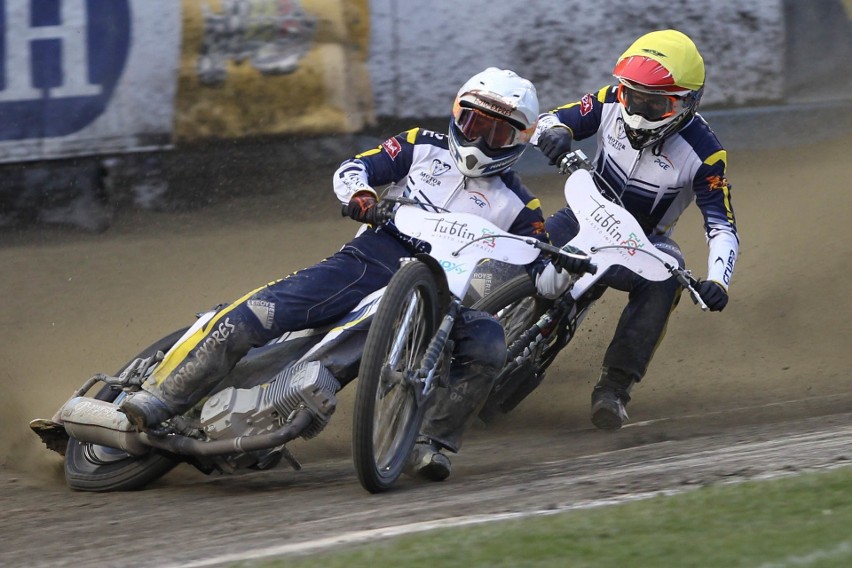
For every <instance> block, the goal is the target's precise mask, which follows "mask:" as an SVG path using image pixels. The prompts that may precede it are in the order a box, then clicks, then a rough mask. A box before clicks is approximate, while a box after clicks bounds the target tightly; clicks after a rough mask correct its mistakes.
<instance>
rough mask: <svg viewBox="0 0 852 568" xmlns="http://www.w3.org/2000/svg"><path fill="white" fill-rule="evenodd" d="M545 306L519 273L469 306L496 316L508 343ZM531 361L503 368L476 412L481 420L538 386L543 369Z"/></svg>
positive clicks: (487, 419) (512, 404)
mask: <svg viewBox="0 0 852 568" xmlns="http://www.w3.org/2000/svg"><path fill="white" fill-rule="evenodd" d="M547 305H548V302H547V301H546V300H541V299H539V298H537V297H536V289H535V284H534V283H533V281H532V279H531V278H530V277H529V276H528V275H527V274H521V275H519V276H516V277H515V278H512V279H511V280H509V281H508V282H506V283H505V284H503V285H502V286H500V287H499V288H497V289H496V290H494V292H492V293H491V294H489V295H487V296H485V297H484V298H482V299H481V300H479V301H478V302H477V303H476V304H474V305H473V309H476V310H482V311H484V312H487V313H489V314H492V315H494V316H496V317H497V319H498V320H499V321H500V325H502V326H503V330H504V331H505V333H506V345H508V346H511V345H512V343H514V342H515V340H516V339H518V337H520V336H521V334H522V333H524V332H525V331H526V330H527V329H529V328H530V327H531V326H532V325H533V324H534V323H535V322H536V320H538V318H539V317H540V316H541V314H542V313H544V310H545V309H546V308H547ZM508 363H509V362H508V361H507V364H508ZM535 363H536V361H527V362H525V363H523V364H521V365H520V366H518V367H516V368H514V369H513V370H511V371H507V370H506V369H505V368H504V370H503V371H502V372H501V373H500V375H499V376H498V378H497V381H496V382H495V384H494V387H492V389H491V393H490V394H489V395H488V399H486V401H485V404H484V405H483V407H482V409H481V410H480V411H479V418H480V419H481V420H483V421H484V422H490V421H492V420H494V418H495V417H496V416H497V415H499V414H506V413H507V412H509V411H511V410H512V409H513V408H515V407H516V406H517V405H518V404H519V403H520V402H521V400H523V399H524V398H525V397H526V396H527V395H529V394H530V393H531V392H532V391H533V390H534V389H535V387H537V386H538V385H539V383H540V382H541V380H542V379H543V378H544V370H543V369H538V368H536V364H535Z"/></svg>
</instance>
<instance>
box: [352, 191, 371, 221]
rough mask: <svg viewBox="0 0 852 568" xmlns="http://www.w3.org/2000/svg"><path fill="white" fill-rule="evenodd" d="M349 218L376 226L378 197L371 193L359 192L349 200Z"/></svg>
mask: <svg viewBox="0 0 852 568" xmlns="http://www.w3.org/2000/svg"><path fill="white" fill-rule="evenodd" d="M348 208H349V217H351V218H352V219H354V220H356V221H360V222H361V223H369V224H371V225H375V224H376V196H375V195H373V193H372V192H370V191H359V192H358V193H356V194H355V195H353V196H352V199H350V200H349V207H348Z"/></svg>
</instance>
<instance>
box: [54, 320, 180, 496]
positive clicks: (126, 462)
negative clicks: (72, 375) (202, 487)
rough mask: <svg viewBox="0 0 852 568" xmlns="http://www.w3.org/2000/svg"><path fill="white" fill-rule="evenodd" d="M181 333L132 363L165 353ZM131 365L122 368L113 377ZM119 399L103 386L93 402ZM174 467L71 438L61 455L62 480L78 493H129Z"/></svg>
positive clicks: (160, 456)
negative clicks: (63, 478) (159, 352)
mask: <svg viewBox="0 0 852 568" xmlns="http://www.w3.org/2000/svg"><path fill="white" fill-rule="evenodd" d="M185 331H186V328H184V329H180V330H178V331H175V332H174V333H171V334H170V335H168V336H166V337H164V338H162V339H160V340H159V341H157V342H156V343H154V344H153V345H151V346H150V347H148V348H147V349H145V350H144V351H142V352H141V353H139V355H137V356H136V357H134V360H135V359H138V358H144V357H150V356H151V355H154V354H155V353H157V351H163V352H165V351H167V350H168V349H169V348H171V346H172V345H174V344H175V343H176V342H177V340H178V339H180V337H181V336H182V335H183V333H184V332H185ZM131 362H132V360H131V361H130V362H128V363H127V365H125V366H124V367H122V368H121V369H120V370H119V371H118V373H116V376H118V375H119V374H121V372H122V371H123V370H124V369H125V368H127V367H128V366H129V365H130V363H131ZM119 396H124V393H123V392H122V391H116V390H113V389H111V388H109V387H108V386H104V387H103V388H102V389H101V390H100V391H98V393H97V395H96V396H95V398H96V399H98V400H105V401H107V402H114V401H116V400H117V399H118V398H119ZM177 464H178V460H177V459H176V458H175V457H174V456H170V455H168V454H164V453H161V452H159V451H156V450H152V451H151V452H150V453H148V454H145V455H144V456H131V455H129V454H127V453H125V452H123V451H121V450H117V449H114V448H109V447H107V446H100V445H97V444H92V443H89V442H81V441H79V440H76V439H74V438H71V439H69V440H68V447H67V449H66V451H65V480H66V482H67V483H68V486H69V487H71V488H72V489H76V490H79V491H129V490H132V489H139V488H141V487H144V486H145V485H147V484H148V483H150V482H152V481H154V480H155V479H158V478H160V477H162V476H163V475H165V474H166V473H168V472H169V471H170V470H171V469H172V468H174V467H175V466H176V465H177Z"/></svg>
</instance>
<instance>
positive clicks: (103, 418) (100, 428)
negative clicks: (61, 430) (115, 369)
mask: <svg viewBox="0 0 852 568" xmlns="http://www.w3.org/2000/svg"><path fill="white" fill-rule="evenodd" d="M59 418H60V420H61V424H62V425H63V426H65V431H66V432H67V433H68V435H69V436H71V437H72V438H76V439H77V440H81V441H84V442H91V443H93V444H99V445H101V446H109V447H110V448H116V449H119V450H123V451H125V452H127V453H128V454H130V455H131V456H144V455H145V454H147V453H148V452H150V451H151V447H150V446H149V445H147V444H145V443H144V442H143V441H142V435H141V434H139V432H137V431H136V427H135V426H133V424H131V423H130V421H129V420H128V419H127V415H126V414H124V413H123V412H121V411H120V410H119V409H118V406H116V405H114V404H112V403H111V402H106V401H103V400H95V399H94V398H86V397H83V396H77V397H74V398H72V399H71V400H69V401H68V402H66V403H65V405H64V406H63V407H62V410H61V411H60V413H59Z"/></svg>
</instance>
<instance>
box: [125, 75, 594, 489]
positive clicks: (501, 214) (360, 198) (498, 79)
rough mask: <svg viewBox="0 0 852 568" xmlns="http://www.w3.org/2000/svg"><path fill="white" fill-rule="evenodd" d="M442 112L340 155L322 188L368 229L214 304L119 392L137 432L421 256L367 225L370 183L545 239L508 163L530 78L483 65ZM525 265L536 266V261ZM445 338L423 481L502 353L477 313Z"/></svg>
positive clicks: (453, 440) (416, 463) (408, 242)
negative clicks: (437, 121)
mask: <svg viewBox="0 0 852 568" xmlns="http://www.w3.org/2000/svg"><path fill="white" fill-rule="evenodd" d="M452 112H453V115H452V120H451V121H450V129H449V134H443V133H437V132H432V131H429V130H425V129H422V128H412V129H411V130H408V131H406V132H403V133H401V134H398V135H396V136H394V137H392V138H389V139H388V140H386V141H385V142H384V143H382V144H381V145H380V146H378V147H377V148H374V149H372V150H368V151H366V152H364V153H362V154H359V155H357V156H355V158H353V159H350V160H346V161H345V162H343V163H342V164H341V166H340V167H339V168H338V170H337V171H336V172H335V174H334V182H333V183H334V191H335V193H336V194H337V197H338V198H339V199H340V201H341V202H342V203H344V204H349V208H348V209H349V214H350V216H351V217H352V218H353V219H355V220H356V221H359V222H362V223H366V224H367V225H368V226H364V227H362V230H361V231H360V232H359V234H358V235H357V236H356V237H355V238H354V239H353V240H351V241H350V242H348V243H347V244H346V245H344V246H343V248H342V249H341V250H340V251H338V252H337V253H335V254H334V255H332V256H331V257H329V258H327V259H325V260H323V261H322V262H320V263H318V264H316V265H314V266H312V267H310V268H306V269H304V270H300V271H298V272H296V273H294V274H291V275H290V276H287V277H286V278H283V279H281V280H277V281H275V282H272V283H270V284H267V285H265V286H262V287H260V288H258V289H256V290H254V291H252V292H249V293H248V294H246V295H245V296H243V297H242V298H240V299H238V300H237V301H236V302H234V303H232V304H230V305H228V306H226V307H223V308H221V309H220V311H219V312H218V313H217V314H216V315H215V316H214V318H213V319H212V320H211V322H210V323H209V324H207V325H206V326H205V327H204V328H203V329H201V330H199V331H198V332H197V333H195V334H194V335H192V336H191V337H189V338H187V339H186V340H184V341H183V343H181V344H179V345H177V346H175V347H174V348H173V349H172V350H171V351H170V353H169V354H168V355H167V357H166V359H165V360H164V361H162V363H161V364H160V365H159V366H158V367H157V368H156V370H155V371H154V372H153V374H152V375H151V377H150V378H149V379H148V380H147V381H146V382H145V384H144V385H143V390H141V391H139V392H137V393H135V394H133V395H131V396H129V397H128V398H126V399H125V401H124V402H123V403H122V404H121V406H120V408H121V410H122V411H124V412H125V413H126V414H127V416H128V418H129V420H130V421H131V422H132V423H133V424H134V425H135V426H136V427H137V428H138V429H140V430H152V429H156V428H157V427H158V425H159V424H160V423H161V422H163V421H164V420H167V419H169V418H170V417H172V416H175V415H177V414H182V413H184V412H186V411H187V410H188V409H190V408H191V407H192V406H194V405H195V404H196V403H198V402H199V401H200V400H201V399H202V398H203V397H204V396H205V395H206V394H207V393H208V392H209V391H210V390H211V389H212V388H213V387H214V386H215V385H216V384H217V383H219V382H220V380H221V379H222V378H223V377H224V376H225V375H226V374H227V373H228V372H229V371H230V370H231V369H232V368H233V367H234V366H235V365H236V364H237V362H238V361H239V360H240V359H241V358H242V357H243V356H245V355H246V353H247V352H248V351H249V350H250V349H251V348H252V347H257V346H260V345H263V344H265V343H266V342H268V341H270V340H272V339H274V338H276V337H278V336H280V335H281V334H283V333H284V332H287V331H296V330H301V329H306V328H315V327H320V326H324V325H328V324H331V323H333V322H335V321H337V320H339V319H340V318H341V317H342V316H344V315H345V314H346V313H347V312H349V311H350V310H351V309H352V308H354V307H355V306H356V305H357V304H358V302H360V301H361V300H362V299H363V298H364V297H365V296H367V295H369V294H371V293H372V292H375V291H376V290H379V289H380V288H383V287H384V286H386V285H387V284H388V282H389V281H390V278H391V276H392V275H393V274H394V273H395V272H396V271H397V269H398V268H399V260H400V258H402V257H410V256H413V255H414V254H415V253H417V252H422V251H423V248H422V247H423V245H424V243H421V242H419V241H417V240H416V239H414V238H412V237H410V236H407V235H404V234H401V233H400V232H399V231H398V230H397V229H396V228H395V226H394V225H393V224H392V223H389V224H383V225H378V224H376V212H377V210H378V208H377V198H378V194H377V191H376V190H375V189H374V188H376V187H380V186H384V185H387V184H397V183H399V184H400V185H401V186H404V189H403V190H402V191H403V194H404V196H405V197H408V198H410V199H414V200H416V201H419V202H421V203H424V204H430V205H435V206H439V207H442V208H445V209H448V210H450V211H454V212H467V213H472V214H475V215H479V216H481V217H484V218H486V219H488V220H489V221H491V222H492V223H494V224H495V225H497V226H498V227H500V228H501V229H503V230H506V231H508V232H511V233H514V234H517V235H522V236H529V237H534V238H536V239H540V240H545V239H546V235H545V232H544V217H543V215H542V212H541V207H540V204H539V201H538V199H536V198H535V197H534V196H533V195H532V194H530V192H529V191H528V190H527V188H526V187H524V185H523V184H522V183H521V180H520V178H519V177H518V176H517V174H516V173H515V172H513V171H512V170H511V169H510V168H511V166H512V165H513V164H514V163H515V162H516V161H517V160H518V158H520V156H521V154H522V153H523V151H524V150H525V148H526V146H527V143H528V142H529V139H530V137H531V136H532V134H533V132H534V128H535V121H536V118H537V116H538V114H539V106H538V99H537V96H536V92H535V88H534V86H533V85H532V83H530V82H529V81H527V80H526V79H523V78H521V77H519V76H518V75H516V74H515V73H514V72H512V71H508V70H501V69H497V68H493V67H492V68H489V69H486V70H485V71H483V72H481V73H479V74H477V75H475V76H473V77H472V78H471V79H470V80H468V81H467V82H466V83H465V84H464V85H463V86H462V88H461V89H460V90H459V92H458V95H457V96H456V99H455V103H454V105H453V111H452ZM587 263H588V261H586V265H587ZM566 267H567V268H569V269H576V270H578V271H579V270H581V269H582V268H583V266H582V265H580V264H578V265H577V266H572V265H569V266H566ZM528 268H529V270H531V271H533V272H537V271H540V269H541V262H540V261H539V262H537V263H533V264H531V265H530V266H529V267H528ZM453 339H454V341H455V350H454V352H453V360H452V364H451V369H450V382H451V383H452V385H453V387H452V388H453V390H454V394H452V395H450V394H449V393H445V394H441V395H440V396H439V398H440V401H439V402H440V404H438V403H436V404H435V405H434V406H433V407H432V409H431V411H430V413H429V414H427V420H426V424H425V428H424V431H423V436H422V437H421V438H419V439H418V443H417V444H416V446H415V451H414V452H413V454H412V456H411V460H410V463H409V468H408V472H409V473H412V474H416V475H420V476H421V477H425V478H427V479H432V480H442V479H445V478H446V477H447V476H448V475H449V474H450V462H449V459H448V458H447V457H446V456H445V455H443V454H441V453H440V450H441V449H443V448H446V449H448V450H450V451H453V452H455V451H458V449H459V446H460V444H461V435H462V433H463V431H464V429H465V426H466V424H467V423H468V421H469V419H470V418H471V417H472V416H473V414H474V412H475V411H476V410H478V408H477V407H475V406H474V405H473V404H472V403H471V401H470V398H471V397H466V396H465V395H464V393H465V392H467V390H468V389H470V390H471V391H476V392H485V393H487V392H488V391H489V390H490V387H491V383H492V381H493V379H494V378H495V376H496V371H497V370H499V369H500V368H501V367H502V365H503V363H504V360H505V355H506V346H505V337H504V334H503V329H502V327H501V326H500V324H499V323H498V322H497V321H496V320H495V319H494V318H493V317H491V316H490V315H488V314H485V313H483V312H478V311H473V310H465V311H464V312H463V314H462V315H461V316H460V317H459V319H458V320H457V321H456V324H455V326H454V328H453ZM439 392H440V391H439ZM474 402H477V401H474Z"/></svg>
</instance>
